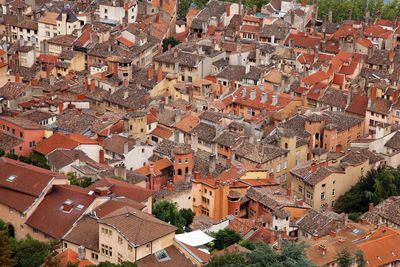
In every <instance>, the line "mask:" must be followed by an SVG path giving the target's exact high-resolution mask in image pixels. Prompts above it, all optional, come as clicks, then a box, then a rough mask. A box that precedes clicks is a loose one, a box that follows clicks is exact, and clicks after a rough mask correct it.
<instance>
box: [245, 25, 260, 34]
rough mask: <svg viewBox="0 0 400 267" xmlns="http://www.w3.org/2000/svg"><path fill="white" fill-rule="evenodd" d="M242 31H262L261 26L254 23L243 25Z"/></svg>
mask: <svg viewBox="0 0 400 267" xmlns="http://www.w3.org/2000/svg"><path fill="white" fill-rule="evenodd" d="M240 31H241V32H251V33H258V32H259V31H260V27H259V26H254V25H243V26H242V27H241V28H240Z"/></svg>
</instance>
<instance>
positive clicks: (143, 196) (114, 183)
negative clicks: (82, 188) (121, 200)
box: [88, 178, 153, 203]
mask: <svg viewBox="0 0 400 267" xmlns="http://www.w3.org/2000/svg"><path fill="white" fill-rule="evenodd" d="M101 187H107V188H109V190H110V192H111V193H112V194H113V195H114V196H120V197H122V196H123V197H126V198H129V199H131V200H134V201H137V202H140V203H142V202H145V201H147V200H148V198H150V197H151V196H152V195H153V191H151V190H149V189H146V188H143V187H140V186H137V185H133V184H130V183H127V182H125V181H119V180H116V179H112V178H103V179H100V180H98V181H96V182H95V183H94V184H92V185H91V186H89V187H88V188H89V189H91V190H96V188H101Z"/></svg>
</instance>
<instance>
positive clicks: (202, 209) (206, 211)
mask: <svg viewBox="0 0 400 267" xmlns="http://www.w3.org/2000/svg"><path fill="white" fill-rule="evenodd" d="M201 213H202V214H204V215H207V216H210V211H209V210H208V209H207V208H201Z"/></svg>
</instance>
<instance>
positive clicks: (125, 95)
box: [124, 90, 129, 100]
mask: <svg viewBox="0 0 400 267" xmlns="http://www.w3.org/2000/svg"><path fill="white" fill-rule="evenodd" d="M128 97H129V91H128V90H126V91H125V92H124V100H125V99H127V98H128Z"/></svg>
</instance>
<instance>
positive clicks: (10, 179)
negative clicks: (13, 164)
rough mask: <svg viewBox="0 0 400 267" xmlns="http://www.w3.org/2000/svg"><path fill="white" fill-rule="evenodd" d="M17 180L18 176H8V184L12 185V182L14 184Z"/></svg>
mask: <svg viewBox="0 0 400 267" xmlns="http://www.w3.org/2000/svg"><path fill="white" fill-rule="evenodd" d="M16 178H17V176H16V175H10V176H8V178H7V182H10V183H12V182H14V180H15V179H16Z"/></svg>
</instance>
